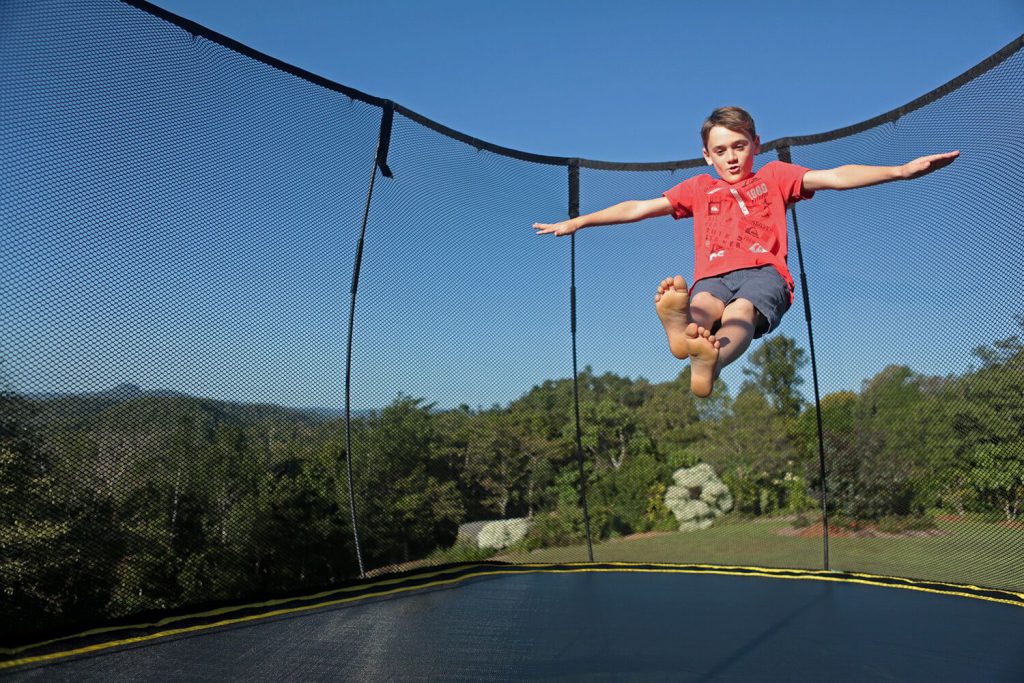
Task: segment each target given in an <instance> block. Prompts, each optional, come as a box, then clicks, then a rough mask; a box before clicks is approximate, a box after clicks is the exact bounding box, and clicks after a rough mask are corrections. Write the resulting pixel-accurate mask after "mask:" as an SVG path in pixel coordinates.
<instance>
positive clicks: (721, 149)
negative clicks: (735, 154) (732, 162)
mask: <svg viewBox="0 0 1024 683" xmlns="http://www.w3.org/2000/svg"><path fill="white" fill-rule="evenodd" d="M733 147H734V148H735V149H738V150H740V151H742V150H744V149H746V147H747V143H745V142H738V143H736V144H735V145H733ZM715 154H718V155H719V156H721V155H722V154H725V147H719V148H717V149H716V150H715Z"/></svg>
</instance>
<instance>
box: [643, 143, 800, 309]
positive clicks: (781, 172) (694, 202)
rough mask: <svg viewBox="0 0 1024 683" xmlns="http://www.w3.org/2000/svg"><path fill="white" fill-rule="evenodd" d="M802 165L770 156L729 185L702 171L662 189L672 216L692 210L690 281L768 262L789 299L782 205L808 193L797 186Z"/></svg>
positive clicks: (797, 199) (789, 279)
mask: <svg viewBox="0 0 1024 683" xmlns="http://www.w3.org/2000/svg"><path fill="white" fill-rule="evenodd" d="M807 171H808V169H806V168H804V167H803V166H797V165H795V164H787V163H785V162H782V161H772V162H769V163H767V164H765V165H764V166H763V167H762V168H761V170H759V171H757V172H756V173H755V174H753V175H752V176H750V177H749V178H747V179H746V180H743V181H740V182H738V183H736V184H734V185H730V184H729V183H727V182H725V181H724V180H721V179H720V178H712V177H711V176H710V175H708V174H706V173H705V174H703V175H699V176H696V177H694V178H690V179H689V180H684V181H683V182H681V183H679V184H678V185H676V186H675V187H673V188H672V189H671V190H668V191H667V192H665V193H663V196H664V197H666V198H667V199H668V200H669V201H670V202H672V216H673V217H674V218H676V219H679V218H689V217H690V216H693V245H694V259H693V284H696V283H697V281H698V280H702V279H704V278H706V277H713V276H715V275H722V274H723V273H728V272H731V271H734V270H740V269H741V268H757V267H759V266H766V265H771V266H774V267H775V270H777V271H779V274H780V275H781V276H782V279H783V280H785V281H786V284H787V285H788V286H789V300H790V302H792V301H793V276H792V275H790V274H789V268H787V267H786V254H787V240H786V207H788V206H789V205H790V204H792V203H794V202H798V201H800V200H801V199H810V198H811V197H813V196H814V192H812V191H807V190H805V189H804V188H803V178H804V173H806V172H807ZM691 288H692V285H691Z"/></svg>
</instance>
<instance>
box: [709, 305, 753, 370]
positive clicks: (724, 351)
mask: <svg viewBox="0 0 1024 683" xmlns="http://www.w3.org/2000/svg"><path fill="white" fill-rule="evenodd" d="M756 325H757V309H756V308H755V307H754V304H753V303H751V302H750V301H748V300H747V299H735V300H733V301H732V302H731V303H730V304H729V305H728V306H726V307H725V311H724V312H723V313H722V326H721V327H720V328H719V329H718V331H717V332H716V333H715V338H716V339H717V340H718V346H719V351H718V362H717V363H716V365H715V371H714V377H715V379H717V378H718V373H720V372H721V371H722V368H724V367H725V366H727V365H729V363H732V362H733V361H735V360H736V359H737V358H739V357H740V356H742V355H743V352H744V351H746V350H747V349H748V348H749V347H750V342H751V341H753V339H754V329H755V326H756Z"/></svg>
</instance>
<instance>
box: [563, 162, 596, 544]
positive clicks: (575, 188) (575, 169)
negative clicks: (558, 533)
mask: <svg viewBox="0 0 1024 683" xmlns="http://www.w3.org/2000/svg"><path fill="white" fill-rule="evenodd" d="M579 215H580V162H579V160H578V159H572V160H571V161H570V162H569V218H577V217H578V216H579ZM569 251H570V286H569V302H570V317H571V318H572V397H573V404H574V406H575V409H576V462H577V463H578V464H579V467H580V504H581V505H582V506H583V527H584V529H585V530H586V534H587V557H588V559H589V560H590V561H591V562H593V561H594V546H593V544H592V543H591V540H590V510H589V508H588V507H587V473H586V470H585V468H584V467H583V430H582V429H581V428H580V382H579V373H578V372H577V365H576V235H575V233H574V234H573V235H572V236H571V237H570V247H569Z"/></svg>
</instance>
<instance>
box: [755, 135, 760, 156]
mask: <svg viewBox="0 0 1024 683" xmlns="http://www.w3.org/2000/svg"><path fill="white" fill-rule="evenodd" d="M760 153H761V136H760V135H755V136H754V154H755V155H757V154H760Z"/></svg>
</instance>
